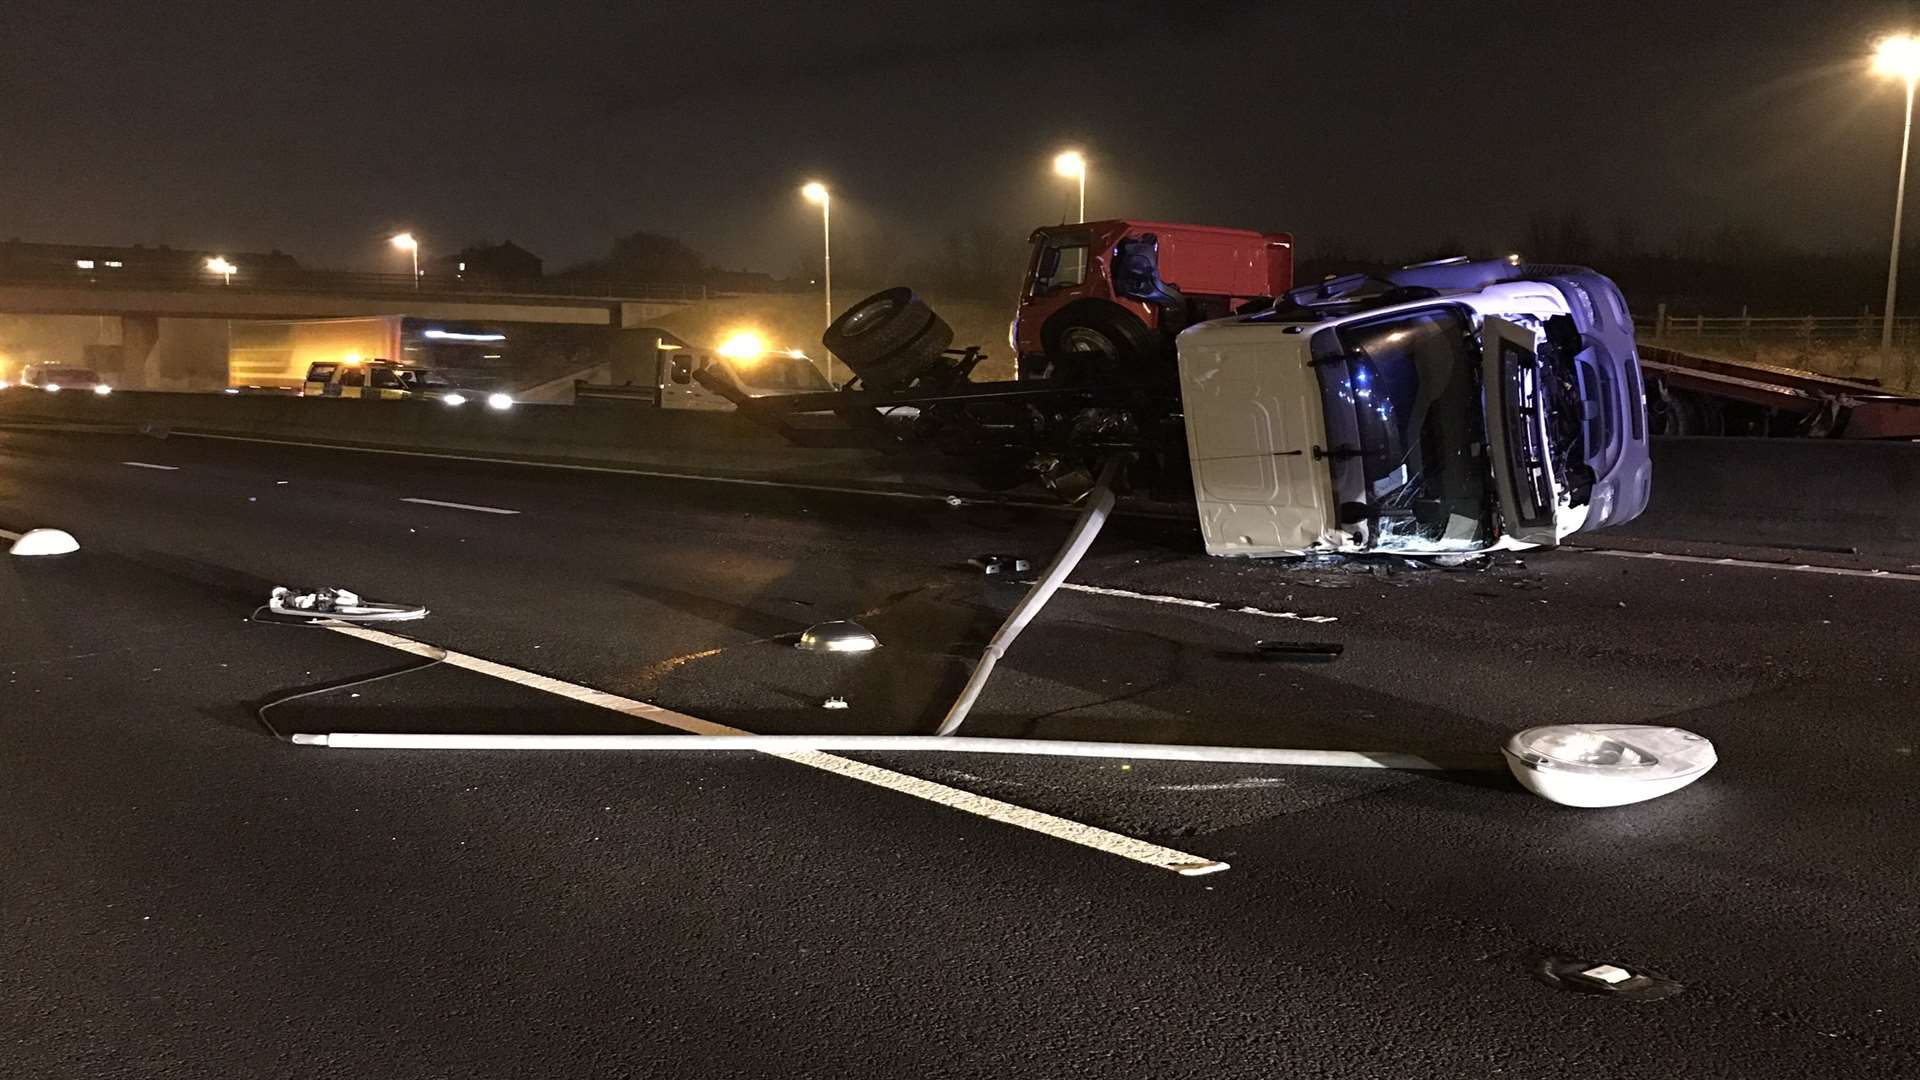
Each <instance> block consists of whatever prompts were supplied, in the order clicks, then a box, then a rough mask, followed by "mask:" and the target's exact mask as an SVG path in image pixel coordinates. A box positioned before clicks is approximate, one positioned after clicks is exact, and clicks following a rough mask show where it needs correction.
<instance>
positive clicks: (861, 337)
mask: <svg viewBox="0 0 1920 1080" xmlns="http://www.w3.org/2000/svg"><path fill="white" fill-rule="evenodd" d="M933 321H934V314H933V311H932V309H930V308H928V307H927V305H926V303H925V302H923V301H922V300H921V299H920V298H919V297H917V296H915V295H914V294H913V290H912V289H908V288H904V287H900V288H892V289H884V290H882V291H880V292H877V293H874V294H873V295H872V296H869V297H867V298H866V299H864V300H862V301H860V302H859V303H857V304H854V305H853V306H852V307H849V308H848V309H847V310H845V311H843V312H841V313H840V317H839V318H837V319H835V320H833V323H832V325H830V326H828V327H827V332H826V333H825V334H823V335H821V338H820V343H821V344H822V345H825V346H826V347H827V351H828V352H831V353H832V354H833V355H835V356H837V357H839V358H840V359H841V360H843V361H845V362H846V365H847V366H848V367H850V368H852V369H853V370H854V371H856V372H858V373H860V374H861V376H862V377H863V378H864V377H865V375H866V369H868V368H870V367H873V366H874V365H877V364H880V363H883V362H884V361H886V360H888V359H889V358H890V357H892V356H893V355H894V354H895V353H896V352H898V351H900V349H902V348H903V347H906V346H907V345H909V344H910V343H912V342H913V341H914V340H915V339H916V338H919V337H920V336H921V335H922V334H923V333H924V332H925V331H926V330H927V327H928V325H929V324H930V323H932V322H933ZM948 340H949V341H951V340H952V332H951V331H949V332H948ZM945 347H946V346H944V345H943V346H941V348H945ZM936 351H938V350H936Z"/></svg>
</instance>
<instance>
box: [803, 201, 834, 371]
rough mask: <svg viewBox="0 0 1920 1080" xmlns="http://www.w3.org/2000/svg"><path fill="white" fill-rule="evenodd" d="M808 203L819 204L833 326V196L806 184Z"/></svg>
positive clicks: (830, 360)
mask: <svg viewBox="0 0 1920 1080" xmlns="http://www.w3.org/2000/svg"><path fill="white" fill-rule="evenodd" d="M800 194H802V195H804V196H806V199H807V201H808V202H816V203H819V204H820V262H821V264H822V271H823V272H822V274H821V277H822V278H823V279H824V281H825V284H826V287H827V325H828V326H832V325H833V195H832V193H830V192H828V191H827V185H825V184H823V183H821V182H820V181H818V180H813V181H810V182H808V184H807V186H806V187H803V188H801V189H800ZM827 381H828V382H832V381H833V354H832V353H831V352H829V353H828V354H827Z"/></svg>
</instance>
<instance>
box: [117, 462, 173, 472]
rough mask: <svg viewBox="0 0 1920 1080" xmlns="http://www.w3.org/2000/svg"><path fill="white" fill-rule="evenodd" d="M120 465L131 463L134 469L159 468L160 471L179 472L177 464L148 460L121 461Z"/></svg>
mask: <svg viewBox="0 0 1920 1080" xmlns="http://www.w3.org/2000/svg"><path fill="white" fill-rule="evenodd" d="M120 464H122V465H131V466H133V467H134V468H136V469H159V470H160V471H162V472H179V471H180V466H178V465H155V464H153V463H152V462H150V461H123V462H121V463H120Z"/></svg>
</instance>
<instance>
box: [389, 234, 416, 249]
mask: <svg viewBox="0 0 1920 1080" xmlns="http://www.w3.org/2000/svg"><path fill="white" fill-rule="evenodd" d="M392 242H393V246H394V247H397V248H399V249H400V250H401V251H417V250H419V248H420V241H418V240H415V239H414V238H413V234H412V233H410V232H403V233H400V234H399V235H397V236H395V237H394V238H393V241H392Z"/></svg>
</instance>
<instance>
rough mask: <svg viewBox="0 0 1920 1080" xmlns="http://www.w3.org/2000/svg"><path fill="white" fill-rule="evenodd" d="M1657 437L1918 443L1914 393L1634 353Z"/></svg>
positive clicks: (1646, 349)
mask: <svg viewBox="0 0 1920 1080" xmlns="http://www.w3.org/2000/svg"><path fill="white" fill-rule="evenodd" d="M1640 366H1641V368H1642V369H1644V370H1645V372H1646V380H1647V412H1648V415H1649V418H1650V419H1651V420H1652V423H1653V428H1654V432H1655V433H1656V434H1660V435H1786V436H1794V435H1798V436H1805V437H1809V438H1839V439H1916V438H1920V394H1910V393H1904V392H1901V391H1896V390H1889V389H1887V388H1885V387H1883V386H1878V385H1875V384H1873V383H1869V382H1862V381H1859V380H1855V379H1842V378H1839V377H1837V376H1833V375H1823V374H1820V373H1819V372H1815V371H1803V370H1800V369H1799V368H1790V367H1782V366H1780V365H1777V364H1763V363H1759V362H1757V361H1745V360H1723V359H1717V358H1714V357H1708V356H1699V355H1696V354H1694V353H1688V352H1682V351H1681V350H1679V349H1667V348H1661V347H1659V346H1654V345H1642V346H1641V347H1640Z"/></svg>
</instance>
